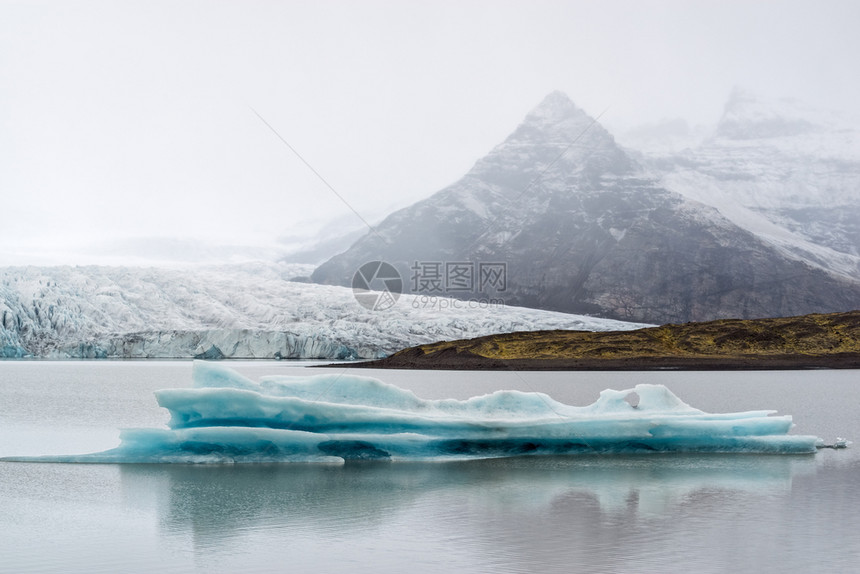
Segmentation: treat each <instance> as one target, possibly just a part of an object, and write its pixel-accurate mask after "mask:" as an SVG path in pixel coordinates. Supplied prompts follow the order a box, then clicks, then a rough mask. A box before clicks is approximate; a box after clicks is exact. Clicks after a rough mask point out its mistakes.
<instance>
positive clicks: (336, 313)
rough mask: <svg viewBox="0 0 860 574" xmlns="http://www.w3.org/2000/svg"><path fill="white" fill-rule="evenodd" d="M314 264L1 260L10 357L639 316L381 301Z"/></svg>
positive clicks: (331, 348)
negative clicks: (313, 268)
mask: <svg viewBox="0 0 860 574" xmlns="http://www.w3.org/2000/svg"><path fill="white" fill-rule="evenodd" d="M309 271H310V268H309V267H308V266H296V265H278V264H245V265H229V266H217V267H203V268H192V269H158V268H134V267H129V268H126V267H18V268H14V267H7V268H0V357H6V358H16V357H25V356H32V357H51V358H70V357H71V358H105V357H117V358H148V357H161V358H190V357H198V358H222V357H226V358H328V359H348V358H377V357H383V356H386V355H387V354H389V353H392V352H394V351H396V350H398V349H401V348H403V347H406V346H409V345H414V344H419V343H427V342H431V341H438V340H443V339H458V338H462V337H470V336H477V335H485V334H489V333H496V332H504V331H518V330H530V329H539V328H540V329H557V328H564V329H587V330H590V329H598V330H610V329H629V328H635V327H638V325H632V324H627V323H621V322H618V321H612V320H605V319H595V318H591V317H583V316H573V315H566V314H562V313H552V312H547V311H537V310H532V309H521V308H515V307H503V306H495V307H489V308H487V307H469V306H464V305H458V306H455V305H454V304H453V302H451V301H447V300H434V301H432V302H430V301H427V300H411V299H410V298H408V297H402V298H401V299H400V300H399V301H398V302H397V304H396V305H395V306H393V307H392V308H390V309H386V310H384V311H383V310H378V311H371V310H368V309H365V308H364V307H362V306H361V305H359V304H358V303H357V302H356V299H355V297H354V296H353V292H352V290H351V289H347V288H343V287H332V286H324V285H314V284H308V283H301V282H295V281H290V279H291V278H292V277H294V276H296V275H305V274H307V273H308V272H309ZM430 303H432V304H430ZM448 303H451V304H448Z"/></svg>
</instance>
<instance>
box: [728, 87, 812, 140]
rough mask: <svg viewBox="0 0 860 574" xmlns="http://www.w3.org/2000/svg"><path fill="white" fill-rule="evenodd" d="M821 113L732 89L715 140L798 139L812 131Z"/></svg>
mask: <svg viewBox="0 0 860 574" xmlns="http://www.w3.org/2000/svg"><path fill="white" fill-rule="evenodd" d="M824 121H825V118H824V117H823V114H822V113H821V112H820V111H818V110H814V109H812V108H810V107H808V106H805V105H804V104H803V103H802V102H799V101H797V100H793V99H788V98H786V99H775V100H769V99H767V98H762V97H759V96H758V95H756V94H755V93H753V92H751V91H749V90H746V89H743V88H739V87H735V88H734V89H733V90H732V93H731V95H730V96H729V99H728V101H727V102H726V106H725V108H724V110H723V116H722V118H721V119H720V123H719V125H718V126H717V137H722V138H726V139H732V140H752V139H769V138H778V137H787V136H798V135H803V134H807V133H810V132H812V131H815V130H816V129H817V128H818V127H820V125H821V123H822V122H824Z"/></svg>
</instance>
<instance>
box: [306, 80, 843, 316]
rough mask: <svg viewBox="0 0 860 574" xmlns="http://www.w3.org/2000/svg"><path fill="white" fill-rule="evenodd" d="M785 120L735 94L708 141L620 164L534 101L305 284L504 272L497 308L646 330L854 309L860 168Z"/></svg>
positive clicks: (805, 126) (574, 113) (809, 126)
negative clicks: (362, 273) (444, 181)
mask: <svg viewBox="0 0 860 574" xmlns="http://www.w3.org/2000/svg"><path fill="white" fill-rule="evenodd" d="M792 113H793V112H791V111H786V110H783V109H780V108H773V107H768V106H765V105H759V104H758V103H757V102H756V101H755V100H754V99H751V98H748V97H746V96H744V95H743V94H740V93H738V94H736V95H735V96H733V99H732V101H731V102H730V103H729V105H728V106H727V109H726V114H725V117H724V118H723V121H722V122H721V124H720V127H719V129H718V131H717V133H716V134H715V135H714V136H713V137H711V138H707V139H706V140H705V142H704V143H703V144H702V145H701V146H699V147H697V148H694V149H693V150H690V151H688V152H683V153H675V154H669V155H662V156H661V155H660V154H641V153H636V152H631V151H629V150H627V149H624V148H623V147H622V146H620V145H618V144H617V143H616V141H615V139H614V138H613V136H612V135H611V134H610V133H609V132H608V131H607V130H606V129H604V128H603V126H601V125H600V124H599V123H598V122H596V121H595V120H594V119H593V118H591V117H589V116H588V115H587V114H586V113H585V112H584V111H582V110H581V109H579V108H577V107H576V106H575V105H574V104H573V103H572V102H571V101H570V100H569V99H568V98H567V96H565V95H564V94H561V93H559V92H556V93H553V94H550V95H549V96H547V98H546V99H545V100H544V101H543V102H542V103H541V104H540V105H539V106H538V107H537V108H535V109H534V110H533V111H532V112H531V113H530V114H528V115H527V116H526V118H525V120H524V121H523V122H522V124H521V125H520V126H519V127H517V129H516V130H515V131H514V132H513V133H512V134H511V135H510V136H509V137H508V138H507V139H506V140H505V141H504V142H502V143H501V144H500V145H498V146H497V147H496V148H494V149H493V150H492V151H490V153H489V154H488V155H487V156H486V157H484V158H482V159H480V160H479V161H478V162H477V163H476V164H475V166H474V167H473V168H472V169H471V170H470V171H469V172H468V173H467V174H466V175H465V176H464V177H463V178H462V179H461V180H459V181H457V182H456V183H454V184H453V185H451V186H449V187H447V188H445V189H443V190H441V191H439V192H437V193H435V194H434V195H432V196H431V197H429V198H428V199H426V200H424V201H421V202H418V203H416V204H414V205H412V206H410V207H408V208H406V209H403V210H400V211H397V212H395V213H393V214H391V215H390V216H389V217H388V218H386V219H385V220H384V221H383V222H382V223H381V224H379V225H378V226H377V227H376V229H375V230H374V231H373V232H371V233H368V234H366V235H365V236H364V237H363V238H362V239H360V240H359V241H358V242H356V243H355V244H354V245H353V246H352V247H351V248H350V249H348V250H347V251H346V252H344V253H342V254H340V255H337V256H335V257H333V258H331V259H330V260H329V261H327V262H326V263H324V264H323V265H321V266H320V267H318V268H317V269H316V270H315V271H314V273H313V275H312V278H313V280H314V281H317V282H320V283H325V284H339V285H346V284H348V282H349V281H350V278H351V277H352V274H353V273H354V271H355V269H356V268H357V267H358V266H359V265H361V264H362V263H363V262H364V261H369V260H384V261H388V262H390V263H392V264H394V265H395V266H397V267H398V269H399V270H400V272H401V274H402V275H406V276H408V275H409V273H410V270H411V269H414V268H419V269H420V268H421V266H422V262H471V263H472V264H473V265H479V264H480V262H504V263H505V264H506V266H507V285H506V290H505V294H504V297H505V300H506V301H507V302H508V303H509V304H514V305H522V306H526V307H534V308H543V309H551V310H557V311H564V312H571V313H590V314H595V315H602V316H610V317H616V318H620V319H626V320H634V321H648V322H655V323H660V322H669V321H671V322H682V321H690V320H708V319H714V318H720V317H742V318H751V317H764V316H787V315H798V314H805V313H811V312H824V311H844V310H848V309H853V308H856V307H858V306H860V267H858V264H857V261H858V259H857V252H856V245H857V244H856V238H857V236H856V233H857V227H856V226H857V225H860V224H858V223H856V222H858V221H860V217H854V216H853V214H860V213H858V211H857V210H858V205H860V201H858V191H860V187H858V183H860V179H858V174H860V170H858V169H857V166H858V158H860V155H858V154H857V153H856V147H851V145H849V144H850V142H851V141H852V140H851V137H852V136H851V134H849V133H848V132H845V133H843V132H840V131H839V130H838V129H837V130H836V131H834V129H832V127H827V126H826V125H824V124H823V123H822V121H821V120H820V119H816V120H815V121H813V120H812V119H809V118H797V117H795V116H794V115H791V114H792ZM840 142H842V143H844V144H845V145H844V146H842V145H840ZM822 150H826V153H825V152H822ZM822 154H824V155H822ZM827 154H830V155H827ZM774 157H776V159H773V158H774ZM822 157H824V158H825V159H822ZM762 190H767V193H764V194H762ZM833 206H836V207H835V209H834V208H833ZM852 210H853V211H852ZM819 212H821V213H825V212H826V213H827V214H828V215H827V217H826V218H825V217H823V216H822V217H821V218H819V217H818V214H819ZM840 217H841V219H839V218H840ZM821 222H824V223H821ZM413 287H415V288H416V289H417V290H418V291H421V287H422V286H421V285H419V284H418V282H416V283H415V285H413ZM424 287H426V283H425V285H424ZM478 291H479V290H473V291H465V292H459V293H450V294H452V295H455V296H459V297H465V298H469V297H474V296H476V295H484V294H485V293H483V292H478Z"/></svg>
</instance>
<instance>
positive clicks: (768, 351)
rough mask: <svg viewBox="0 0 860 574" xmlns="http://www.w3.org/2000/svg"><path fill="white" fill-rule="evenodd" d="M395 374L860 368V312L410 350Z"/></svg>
mask: <svg viewBox="0 0 860 574" xmlns="http://www.w3.org/2000/svg"><path fill="white" fill-rule="evenodd" d="M363 366H369V367H388V368H428V369H432V368H459V369H473V368H477V369H488V368H489V369H492V368H526V369H542V368H547V369H565V368H587V369H598V368H608V369H624V368H629V369H637V368H812V367H842V368H858V367H860V311H850V312H847V313H830V314H814V315H804V316H800V317H782V318H774V319H746V320H741V319H723V320H718V321H708V322H703V323H685V324H683V325H674V324H669V325H662V326H660V327H652V328H648V329H638V330H636V331H611V332H602V333H594V332H586V331H527V332H519V333H504V334H499V335H489V336H486V337H479V338H476V339H463V340H459V341H443V342H438V343H432V344H428V345H420V346H417V347H410V348H408V349H404V350H402V351H399V352H397V353H395V354H394V355H392V356H390V357H388V358H387V359H383V360H381V361H373V362H371V363H365V364H363Z"/></svg>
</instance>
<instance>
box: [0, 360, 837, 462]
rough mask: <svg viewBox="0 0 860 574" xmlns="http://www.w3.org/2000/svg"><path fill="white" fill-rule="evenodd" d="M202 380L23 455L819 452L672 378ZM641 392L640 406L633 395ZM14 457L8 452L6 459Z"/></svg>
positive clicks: (216, 373) (204, 371) (297, 457)
mask: <svg viewBox="0 0 860 574" xmlns="http://www.w3.org/2000/svg"><path fill="white" fill-rule="evenodd" d="M193 383H194V386H193V387H192V388H187V389H166V390H161V391H157V392H156V397H157V400H158V404H159V405H160V406H162V407H164V408H166V409H167V410H168V411H169V412H170V416H171V418H170V421H169V422H168V427H169V428H165V429H129V430H125V431H123V432H122V433H121V435H120V438H121V441H122V442H121V444H120V445H119V446H118V447H116V448H114V449H111V450H107V451H104V452H99V453H93V454H84V455H61V456H60V455H58V456H39V457H16V458H15V460H28V461H42V462H90V463H233V462H288V461H302V462H343V461H350V460H448V459H468V458H492V457H505V456H523V455H573V454H628V453H654V452H662V453H665V452H672V453H729V452H731V453H737V452H743V453H780V454H797V453H814V452H815V451H816V445H817V444H818V443H819V442H820V440H819V439H818V438H817V437H814V436H799V435H790V434H788V433H789V430H790V429H791V427H792V421H791V417H790V416H772V415H773V414H774V411H767V410H761V411H747V412H738V413H724V414H710V413H706V412H703V411H701V410H699V409H696V408H693V407H691V406H689V405H687V404H685V403H684V402H683V401H681V400H680V399H679V398H678V397H677V396H675V395H674V394H672V392H671V391H669V389H667V388H666V387H664V386H662V385H645V384H640V385H636V387H635V388H634V389H628V390H622V391H616V390H605V391H603V392H601V393H600V397H599V398H598V399H597V401H596V402H595V403H593V404H591V405H589V406H584V407H576V406H570V405H566V404H563V403H560V402H557V401H555V400H553V399H552V398H550V397H549V396H548V395H545V394H543V393H534V392H528V393H527V392H520V391H498V392H495V393H492V394H489V395H485V396H480V397H474V398H471V399H468V400H463V401H461V400H455V399H445V400H424V399H421V398H419V397H417V396H416V395H415V394H414V393H412V392H411V391H407V390H404V389H400V388H398V387H396V386H394V385H390V384H386V383H384V382H382V381H380V380H378V379H374V378H371V377H365V376H356V375H346V374H323V375H315V376H303V377H294V376H270V377H263V378H262V379H261V380H260V382H255V381H252V380H250V379H248V378H246V377H244V376H242V375H240V374H238V373H236V372H235V371H233V370H231V369H229V368H226V367H223V366H220V365H215V364H212V363H206V362H202V361H197V362H195V364H194V367H193ZM636 398H638V404H633V403H635V402H636V400H635V399H636ZM5 460H10V459H5Z"/></svg>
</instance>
